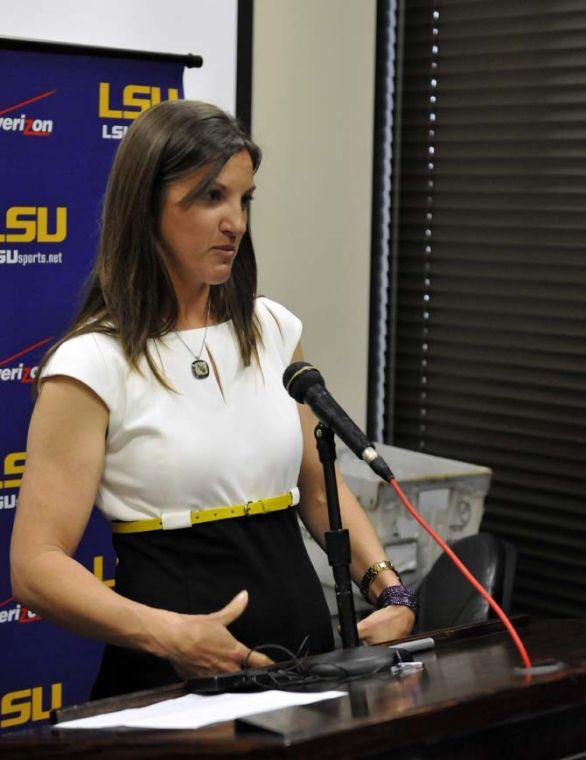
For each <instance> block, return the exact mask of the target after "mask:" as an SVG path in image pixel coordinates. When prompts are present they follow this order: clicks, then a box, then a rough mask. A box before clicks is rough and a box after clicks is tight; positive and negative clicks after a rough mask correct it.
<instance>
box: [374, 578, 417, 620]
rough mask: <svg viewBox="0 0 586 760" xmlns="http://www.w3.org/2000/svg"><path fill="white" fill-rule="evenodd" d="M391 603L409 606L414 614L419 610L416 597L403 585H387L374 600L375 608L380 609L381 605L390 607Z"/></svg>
mask: <svg viewBox="0 0 586 760" xmlns="http://www.w3.org/2000/svg"><path fill="white" fill-rule="evenodd" d="M392 604H393V605H402V606H404V607H409V608H410V609H412V610H413V612H414V613H415V615H417V613H418V612H419V602H418V601H417V597H416V596H415V594H413V593H411V591H409V589H408V588H405V586H398V585H397V586H387V587H386V589H384V591H383V592H382V593H381V594H380V595H379V597H378V599H377V600H376V608H377V610H382V608H383V607H390V606H391V605H392Z"/></svg>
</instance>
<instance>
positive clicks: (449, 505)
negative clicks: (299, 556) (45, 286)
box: [303, 444, 491, 614]
mask: <svg viewBox="0 0 586 760" xmlns="http://www.w3.org/2000/svg"><path fill="white" fill-rule="evenodd" d="M376 448H377V451H378V452H379V453H380V454H381V456H382V457H383V458H384V459H385V460H386V462H387V463H388V464H389V466H390V467H391V469H392V470H393V472H394V474H395V477H396V479H397V481H398V483H399V485H400V486H401V488H402V489H403V491H404V492H405V494H406V496H407V497H408V498H409V500H410V501H411V503H412V504H413V506H414V507H415V508H416V509H417V511H418V512H420V514H421V515H422V516H423V517H424V518H425V520H427V522H428V523H429V524H430V525H431V527H432V528H433V529H434V530H435V531H436V532H437V533H439V535H440V536H441V537H442V538H443V539H444V540H446V541H447V542H448V543H450V542H453V541H456V540H457V539H459V538H464V537H465V536H471V535H473V534H474V533H477V532H478V529H479V526H480V521H481V519H482V515H483V512H484V497H485V496H486V493H487V491H488V487H489V485H490V477H491V470H490V469H489V468H488V467H481V466H479V465H474V464H468V463H466V462H458V461H456V460H454V459H443V458H442V457H436V456H432V455H430V454H421V453H419V452H416V451H409V450H407V449H400V448H397V447H395V446H387V445H384V444H376ZM338 466H339V469H340V471H341V473H342V475H343V477H344V480H345V481H346V483H347V485H348V487H349V488H350V490H351V491H352V492H353V493H354V495H355V496H356V498H357V499H358V501H359V502H360V504H361V505H362V506H363V507H364V509H365V510H366V513H367V515H368V517H369V518H370V521H371V522H372V524H373V525H374V528H375V530H376V532H377V534H378V536H379V538H380V541H381V543H382V544H383V546H384V549H385V553H386V555H387V556H388V557H389V559H391V561H392V562H393V564H394V565H395V566H396V568H397V570H398V571H399V572H400V573H401V575H402V577H403V582H404V583H405V585H407V586H409V587H410V588H412V589H416V588H417V586H418V585H419V583H420V582H421V580H422V579H423V577H424V576H425V575H426V574H427V572H428V571H429V569H430V568H431V566H432V565H433V563H434V562H435V560H436V559H437V558H438V557H439V555H440V554H441V549H440V547H439V546H438V545H437V544H436V543H435V541H434V540H433V539H432V538H431V536H429V535H428V533H426V532H425V531H424V530H423V528H422V527H421V526H420V525H419V524H418V523H417V522H415V520H414V519H413V518H412V517H411V515H410V514H409V513H408V512H407V510H406V509H405V507H404V506H403V505H402V504H401V502H400V501H399V499H398V497H397V496H396V494H395V492H394V491H393V489H392V488H391V486H389V485H388V484H387V483H383V481H382V480H380V479H379V478H378V477H377V476H376V475H375V474H374V473H373V472H372V471H371V470H370V468H369V467H368V466H367V465H366V464H365V463H364V462H362V461H360V460H359V459H357V458H356V457H355V456H354V454H352V452H351V451H349V450H348V449H347V448H345V447H339V448H338ZM303 535H304V539H305V543H306V547H307V551H308V553H309V556H310V557H311V560H312V562H313V564H314V566H315V568H316V571H317V574H318V576H319V578H320V581H321V583H322V586H323V587H324V591H325V593H326V598H327V600H328V605H329V607H330V611H331V612H332V614H336V613H337V609H336V602H335V595H334V580H333V576H332V570H331V568H330V566H329V565H328V560H327V557H326V555H325V552H323V551H322V549H321V548H320V547H319V546H318V545H317V544H316V543H315V542H314V541H313V539H312V538H311V537H310V536H309V534H308V532H307V531H306V530H305V529H304V530H303ZM354 597H355V602H356V608H357V609H365V608H368V609H370V606H369V605H367V604H366V602H365V601H364V600H363V599H362V597H361V596H360V594H359V592H358V590H357V589H356V588H355V593H354Z"/></svg>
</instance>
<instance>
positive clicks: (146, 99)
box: [99, 82, 179, 119]
mask: <svg viewBox="0 0 586 760" xmlns="http://www.w3.org/2000/svg"><path fill="white" fill-rule="evenodd" d="M162 100H179V90H177V89H176V88H175V87H169V88H168V89H167V96H166V97H164V96H163V92H162V90H161V88H160V87H150V86H149V85H142V84H127V85H126V86H125V87H124V89H123V90H122V98H121V101H122V102H121V103H117V107H116V108H112V105H111V104H112V98H111V93H110V83H109V82H100V88H99V116H100V118H101V119H136V118H137V117H138V116H140V114H141V113H142V112H143V111H146V110H148V109H149V108H150V107H151V106H156V105H157V104H158V103H160V102H161V101H162ZM120 106H121V107H120Z"/></svg>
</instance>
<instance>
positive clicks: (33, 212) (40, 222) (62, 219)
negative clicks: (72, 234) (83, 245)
mask: <svg viewBox="0 0 586 760" xmlns="http://www.w3.org/2000/svg"><path fill="white" fill-rule="evenodd" d="M4 229H5V232H0V243H33V242H35V241H36V242H37V243H61V242H63V241H64V240H65V238H66V237H67V208H66V207H65V206H58V207H57V208H56V209H55V211H54V213H53V214H52V219H51V221H49V209H48V208H47V206H10V208H9V209H7V210H6V215H5V223H4Z"/></svg>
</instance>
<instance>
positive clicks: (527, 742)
mask: <svg viewBox="0 0 586 760" xmlns="http://www.w3.org/2000/svg"><path fill="white" fill-rule="evenodd" d="M520 633H521V635H522V638H523V640H524V642H525V645H526V647H527V649H528V651H529V654H530V656H531V658H532V660H533V661H534V662H538V661H540V660H544V659H546V658H554V659H558V660H561V661H563V663H564V664H565V667H564V668H562V669H561V670H558V671H557V672H553V673H549V674H548V675H542V676H533V677H531V678H530V679H529V678H527V677H526V676H522V675H518V674H516V673H515V672H514V668H515V667H516V666H518V665H519V664H520V662H519V657H518V654H517V651H516V649H515V648H514V647H513V644H512V643H511V642H510V640H509V638H508V636H506V635H505V633H504V632H503V630H502V626H501V625H500V623H487V624H482V625H479V626H471V627H463V628H458V629H451V630H446V631H443V632H438V634H437V636H436V641H437V646H436V648H435V649H434V650H430V651H428V652H421V653H417V654H416V655H415V659H420V660H421V661H423V662H424V665H425V668H424V670H423V671H421V672H419V673H415V674H412V675H409V676H405V677H401V678H397V677H392V676H377V677H368V678H363V679H360V680H355V681H353V682H351V683H349V684H346V685H345V686H340V685H339V684H337V685H335V687H333V686H332V684H331V683H330V684H327V685H325V686H324V688H337V689H338V688H339V689H341V690H342V691H346V696H344V697H342V698H340V699H334V700H328V701H325V702H322V703H317V704H312V705H307V706H304V707H295V708H287V709H285V710H279V711H275V712H273V713H271V714H269V715H268V716H265V717H264V718H263V720H264V721H265V722H266V724H267V725H268V726H270V727H271V728H272V729H273V731H272V732H269V731H262V730H260V729H258V728H254V727H249V728H248V730H245V727H244V726H242V725H241V724H236V723H235V722H234V721H229V722H225V723H221V724H216V725H214V726H210V727H208V728H202V729H199V730H197V731H168V730H165V731H162V730H156V731H154V730H149V731H146V730H136V729H123V728H120V729H102V730H99V731H95V730H61V731H60V730H59V729H56V728H53V727H50V726H43V727H40V728H37V729H29V730H26V731H21V732H14V733H11V734H5V735H4V737H2V738H0V757H2V758H4V757H6V758H31V757H35V758H39V757H41V758H45V757H55V758H57V757H78V756H79V757H84V758H88V757H98V756H101V757H104V756H106V757H108V758H153V757H160V758H175V757H214V758H218V757H232V756H238V755H243V754H252V755H254V756H257V757H267V758H281V757H282V758H304V760H308V759H309V758H314V757H316V758H317V757H319V758H329V757H332V758H334V757H336V758H354V757H380V758H383V757H392V758H393V760H415V759H416V758H417V759H418V760H419V759H420V758H421V759H424V758H425V759H427V758H429V759H430V760H432V759H433V760H436V759H439V758H449V759H450V760H459V759H460V758H462V760H464V758H465V759H466V760H470V759H473V760H484V758H487V759H488V758H490V760H494V759H495V758H497V759H498V760H509V758H511V759H512V760H517V759H519V760H522V759H524V758H535V759H536V760H553V758H556V759H559V758H566V757H568V758H569V756H570V755H575V754H577V753H579V752H581V751H584V750H586V620H555V621H534V622H528V623H527V624H526V625H523V626H522V627H520ZM184 693H185V688H184V686H183V685H182V684H180V685H178V686H177V687H165V688H163V689H156V690H152V691H150V692H141V693H140V694H138V695H127V696H125V697H122V698H116V699H112V700H103V701H102V702H100V703H95V702H94V703H90V704H89V705H82V706H79V707H77V708H69V709H65V710H63V711H62V713H63V714H64V717H67V718H72V717H82V716H83V715H86V714H92V713H94V712H95V711H96V708H97V707H99V708H100V711H110V710H112V709H122V708H125V707H136V706H139V705H140V704H150V703H152V702H155V701H158V700H160V699H168V698H171V697H175V696H181V695H182V694H184Z"/></svg>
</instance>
